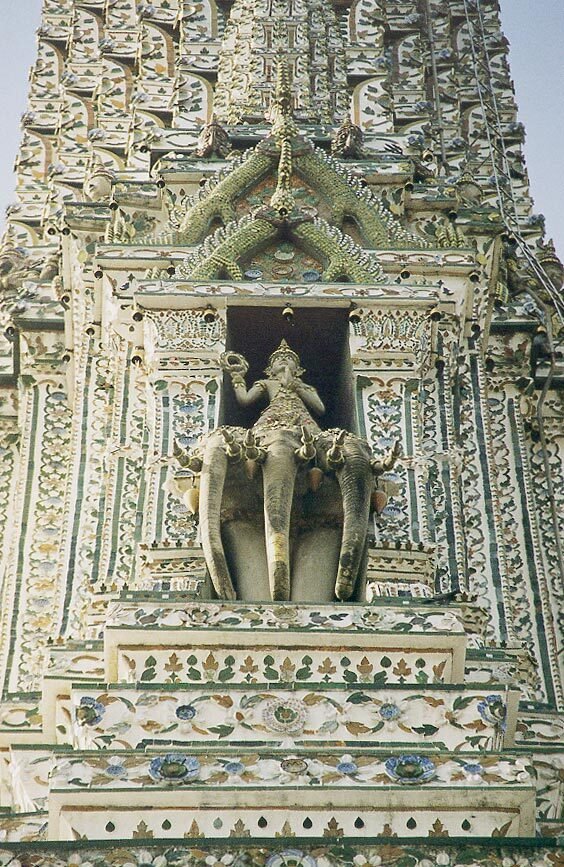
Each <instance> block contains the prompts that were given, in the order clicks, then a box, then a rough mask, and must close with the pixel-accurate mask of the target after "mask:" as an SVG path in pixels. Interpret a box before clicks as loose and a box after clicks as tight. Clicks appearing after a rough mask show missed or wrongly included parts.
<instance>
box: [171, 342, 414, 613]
mask: <svg viewBox="0 0 564 867" xmlns="http://www.w3.org/2000/svg"><path fill="white" fill-rule="evenodd" d="M221 365H222V367H223V369H224V370H225V371H226V372H227V373H228V374H229V376H230V378H231V382H232V385H233V388H234V391H235V396H236V398H237V401H238V402H239V404H241V405H242V406H250V405H252V404H254V403H255V402H256V401H259V400H260V399H261V398H263V399H264V398H266V399H267V401H268V405H267V407H266V409H264V411H263V412H262V413H261V414H260V416H259V418H258V420H257V421H256V422H255V424H254V425H253V426H252V427H251V428H249V429H245V428H241V427H233V426H229V425H226V426H222V427H219V428H216V429H215V430H214V431H212V432H211V433H209V434H207V435H206V436H205V437H203V438H202V441H201V443H200V446H199V448H198V449H197V450H196V451H195V452H192V453H185V452H182V451H181V450H179V449H177V456H178V459H179V461H180V463H181V465H182V466H184V467H187V468H188V469H190V470H192V471H193V472H195V473H197V474H198V475H199V480H200V497H199V514H200V531H201V540H202V547H203V551H204V556H205V560H206V564H207V567H208V570H209V573H210V577H211V580H212V583H213V586H214V588H215V592H216V593H217V595H218V596H219V598H223V599H234V598H239V599H247V600H261V599H262V600H264V599H273V600H294V601H316V602H324V601H332V600H334V599H335V597H336V598H337V599H340V600H346V599H351V598H359V596H361V595H362V582H363V578H364V571H365V566H366V554H367V539H368V526H369V519H370V511H371V503H372V499H373V498H372V495H373V492H374V488H375V478H376V477H377V476H378V475H379V474H381V473H383V472H386V471H387V470H389V469H391V467H392V466H393V463H394V461H395V458H396V457H397V448H395V449H393V450H392V451H391V452H390V453H389V454H388V455H387V457H386V458H385V459H384V460H376V459H374V457H373V455H372V452H371V449H370V446H369V444H368V443H367V442H366V440H364V439H362V438H360V437H358V436H356V435H355V434H353V433H351V432H349V431H347V430H343V429H337V428H333V429H330V430H322V429H321V428H320V426H319V424H318V422H317V421H316V419H315V417H314V416H322V415H323V414H324V412H325V407H324V405H323V402H322V401H321V398H320V397H319V395H318V393H317V391H316V390H315V388H313V386H311V385H308V384H306V383H305V382H304V381H303V380H302V374H303V373H304V370H303V369H302V367H301V366H300V359H299V357H298V355H297V354H296V353H295V352H294V351H293V350H292V349H291V348H290V347H289V346H288V345H287V343H286V342H285V341H284V340H283V341H282V343H281V344H280V346H279V347H278V349H276V350H275V352H273V353H272V355H271V356H270V359H269V364H268V367H267V368H266V370H265V374H266V378H265V379H260V380H258V381H257V382H255V383H254V384H253V385H252V386H251V388H249V389H247V387H246V383H245V374H246V373H247V371H248V368H249V365H248V363H247V361H246V360H245V358H244V357H243V356H242V355H239V354H238V353H234V352H227V353H224V354H223V355H222V356H221Z"/></svg>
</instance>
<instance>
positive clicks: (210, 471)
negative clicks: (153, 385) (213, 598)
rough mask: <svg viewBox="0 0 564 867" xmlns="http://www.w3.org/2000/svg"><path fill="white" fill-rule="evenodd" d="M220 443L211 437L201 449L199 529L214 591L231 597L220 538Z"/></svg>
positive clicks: (224, 470) (222, 471)
mask: <svg viewBox="0 0 564 867" xmlns="http://www.w3.org/2000/svg"><path fill="white" fill-rule="evenodd" d="M227 462H228V459H227V455H226V454H225V450H224V448H223V445H222V444H220V443H218V442H217V441H214V440H211V441H210V442H208V443H207V444H206V446H205V449H204V456H203V464H202V472H201V478H200V531H201V537H202V548H203V551H204V557H205V559H206V563H207V566H208V570H209V573H210V576H211V580H212V584H213V586H214V588H215V592H216V593H217V595H218V596H219V598H220V599H235V598H236V595H235V588H234V587H233V582H232V580H231V575H230V574H229V567H228V566H227V560H226V559H225V552H224V550H223V544H222V540H221V523H220V518H221V500H222V497H223V487H224V484H225V476H226V473H227Z"/></svg>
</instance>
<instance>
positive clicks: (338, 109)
mask: <svg viewBox="0 0 564 867" xmlns="http://www.w3.org/2000/svg"><path fill="white" fill-rule="evenodd" d="M281 56H283V57H284V58H285V60H286V63H287V65H288V68H289V70H290V71H291V75H292V82H293V100H294V101H295V111H296V117H297V118H299V119H303V120H304V121H306V122H310V123H318V122H326V123H331V122H333V121H334V120H335V119H336V118H338V119H340V118H341V117H342V116H343V115H344V114H345V113H346V111H347V108H348V96H347V90H346V76H345V71H344V70H345V60H344V44H343V40H342V38H341V35H340V32H339V28H338V24H337V20H336V17H335V13H334V12H333V9H332V7H331V5H330V3H329V2H327V0H258V2H255V0H235V3H234V4H233V8H232V10H231V15H230V17H229V21H228V23H227V27H226V31H225V38H224V39H223V42H222V45H221V49H220V59H219V70H218V83H217V90H216V95H215V111H216V114H217V117H218V120H219V121H220V122H222V123H229V124H238V123H244V122H250V123H256V122H260V121H262V120H263V119H264V116H265V113H266V112H267V111H268V108H269V102H270V95H271V93H272V87H273V84H274V79H275V75H276V67H277V61H278V59H279V58H280V57H281Z"/></svg>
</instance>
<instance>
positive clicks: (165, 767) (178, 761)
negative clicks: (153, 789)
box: [149, 753, 200, 783]
mask: <svg viewBox="0 0 564 867" xmlns="http://www.w3.org/2000/svg"><path fill="white" fill-rule="evenodd" d="M149 775H150V776H151V777H152V778H153V779H154V780H159V781H160V780H166V781H167V782H172V783H176V782H180V783H188V782H192V781H193V780H197V779H198V777H199V775H200V762H199V761H198V759H197V758H195V757H194V756H186V755H183V754H182V753H167V755H166V756H157V757H156V758H154V759H152V760H151V762H150V764H149Z"/></svg>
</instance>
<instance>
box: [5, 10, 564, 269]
mask: <svg viewBox="0 0 564 867" xmlns="http://www.w3.org/2000/svg"><path fill="white" fill-rule="evenodd" d="M501 4H502V14H503V17H502V20H503V24H504V31H505V34H506V36H507V37H508V39H509V41H510V43H511V52H510V62H511V68H512V75H513V79H514V81H515V87H516V92H517V102H518V104H519V107H520V119H521V120H522V121H523V123H524V124H525V126H526V128H527V141H526V145H525V153H526V155H527V165H528V167H529V174H530V178H531V188H532V193H533V197H534V199H535V210H536V211H537V212H540V213H543V214H544V215H545V216H546V224H547V233H548V235H549V237H550V236H552V237H554V240H555V243H556V246H557V249H558V250H559V252H560V256H561V257H564V218H563V216H562V210H563V206H564V204H563V203H564V59H563V58H564V52H563V50H562V44H563V43H564V0H501ZM40 9H41V0H0V21H1V22H2V23H1V25H0V82H2V84H1V85H0V117H2V119H3V129H2V137H1V140H0V216H2V217H3V212H4V209H5V207H6V205H8V204H9V203H10V202H11V201H13V188H14V181H13V176H12V166H13V162H14V158H15V156H16V153H17V149H18V142H19V135H20V132H19V118H20V115H21V114H23V112H24V111H25V107H26V93H27V77H28V72H29V67H30V66H31V64H32V63H33V60H34V57H35V30H36V29H37V27H38V26H39V18H40Z"/></svg>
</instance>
